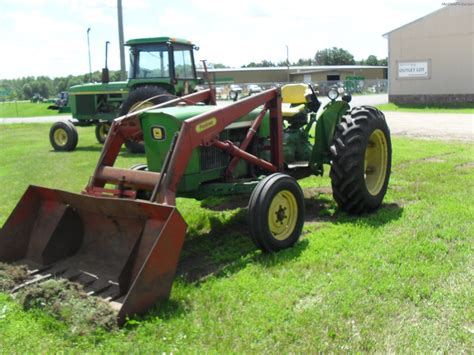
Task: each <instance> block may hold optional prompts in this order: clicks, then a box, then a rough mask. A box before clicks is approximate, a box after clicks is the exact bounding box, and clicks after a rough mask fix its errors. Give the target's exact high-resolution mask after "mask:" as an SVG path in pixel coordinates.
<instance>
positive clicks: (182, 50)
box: [173, 45, 195, 79]
mask: <svg viewBox="0 0 474 355" xmlns="http://www.w3.org/2000/svg"><path fill="white" fill-rule="evenodd" d="M191 51H192V49H191V48H190V47H188V46H179V45H175V46H174V50H173V55H174V71H175V76H176V79H194V78H195V73H194V66H193V57H192V52H191Z"/></svg>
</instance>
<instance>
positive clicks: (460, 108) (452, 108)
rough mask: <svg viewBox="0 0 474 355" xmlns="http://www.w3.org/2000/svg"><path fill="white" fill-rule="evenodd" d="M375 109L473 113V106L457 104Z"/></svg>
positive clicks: (389, 104) (379, 107) (390, 105)
mask: <svg viewBox="0 0 474 355" xmlns="http://www.w3.org/2000/svg"><path fill="white" fill-rule="evenodd" d="M377 108H378V109H379V110H382V111H399V112H427V113H474V104H469V103H458V104H453V105H444V106H443V105H423V104H419V105H415V104H411V105H403V104H400V105H397V104H394V103H387V104H383V105H378V106H377Z"/></svg>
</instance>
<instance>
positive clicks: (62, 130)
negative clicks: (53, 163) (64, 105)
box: [49, 121, 79, 151]
mask: <svg viewBox="0 0 474 355" xmlns="http://www.w3.org/2000/svg"><path fill="white" fill-rule="evenodd" d="M78 140H79V137H78V135H77V129H76V127H74V125H73V124H72V122H69V121H58V122H55V123H54V124H53V125H52V126H51V129H50V130H49V142H50V143H51V145H52V147H53V148H54V150H56V151H72V150H74V149H76V146H77V141H78Z"/></svg>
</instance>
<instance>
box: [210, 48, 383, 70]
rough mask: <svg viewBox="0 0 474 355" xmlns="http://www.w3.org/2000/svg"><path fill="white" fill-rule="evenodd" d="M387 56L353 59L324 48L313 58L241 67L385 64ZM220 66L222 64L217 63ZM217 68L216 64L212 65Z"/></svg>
mask: <svg viewBox="0 0 474 355" xmlns="http://www.w3.org/2000/svg"><path fill="white" fill-rule="evenodd" d="M387 61H388V58H383V59H378V58H377V56H375V55H373V54H371V55H369V56H368V57H367V58H366V59H362V60H355V59H354V56H353V55H352V54H351V53H350V52H349V51H347V50H345V49H343V48H337V47H332V48H325V49H322V50H319V51H317V52H316V54H315V55H314V57H313V58H300V59H298V60H297V61H295V62H292V63H288V62H287V61H286V60H283V61H280V62H278V63H273V62H272V61H270V60H262V61H261V62H258V63H255V62H250V63H248V64H246V65H243V66H242V68H256V67H286V66H304V65H356V64H357V65H371V66H375V65H387ZM218 65H219V66H220V67H221V68H223V67H225V66H224V65H223V64H218ZM214 67H215V68H218V66H217V65H215V66H214Z"/></svg>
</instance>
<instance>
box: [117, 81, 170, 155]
mask: <svg viewBox="0 0 474 355" xmlns="http://www.w3.org/2000/svg"><path fill="white" fill-rule="evenodd" d="M151 97H153V99H151V100H149V101H146V100H148V99H150V98H151ZM171 99H172V96H171V95H170V94H169V93H168V92H167V91H166V90H165V89H163V88H161V87H157V86H141V87H139V88H137V89H135V90H133V91H132V92H131V93H130V95H128V97H127V99H126V100H125V101H124V102H123V103H122V106H121V107H120V111H119V115H120V116H123V115H126V114H127V113H129V112H134V111H138V110H142V109H144V108H147V107H151V106H154V105H157V104H160V103H162V102H165V101H169V100H171ZM125 147H126V148H127V150H128V151H129V152H130V153H133V154H143V153H145V146H144V144H143V142H134V141H126V142H125Z"/></svg>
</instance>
